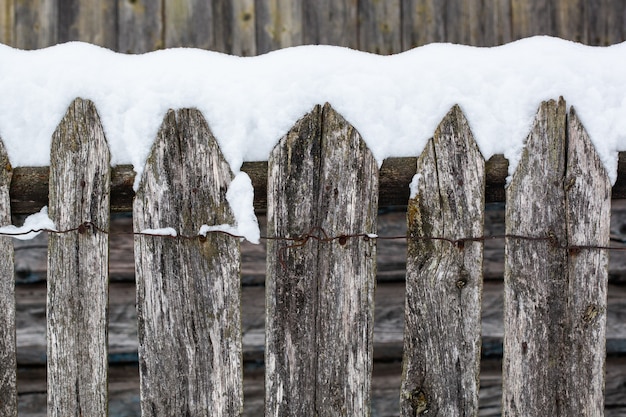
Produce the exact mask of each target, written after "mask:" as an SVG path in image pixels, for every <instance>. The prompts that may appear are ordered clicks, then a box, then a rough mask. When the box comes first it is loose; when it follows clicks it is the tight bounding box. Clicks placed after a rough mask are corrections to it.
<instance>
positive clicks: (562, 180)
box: [503, 99, 611, 417]
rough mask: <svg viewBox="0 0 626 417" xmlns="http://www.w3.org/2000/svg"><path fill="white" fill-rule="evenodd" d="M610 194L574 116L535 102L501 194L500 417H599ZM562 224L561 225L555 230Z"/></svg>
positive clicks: (562, 106) (558, 106)
mask: <svg viewBox="0 0 626 417" xmlns="http://www.w3.org/2000/svg"><path fill="white" fill-rule="evenodd" d="M610 199H611V187H610V184H609V181H608V178H607V176H606V173H605V171H604V168H603V167H602V164H601V163H600V161H599V159H598V156H597V154H596V152H595V150H594V149H593V146H592V145H591V143H590V141H589V137H588V136H587V134H586V133H585V131H584V129H583V128H582V125H581V124H580V122H579V120H578V118H577V116H576V115H575V112H574V111H572V112H571V113H570V116H569V118H568V117H567V114H566V106H565V102H564V101H563V100H562V99H561V100H559V101H558V102H556V101H548V102H544V103H543V104H542V105H541V107H540V108H539V111H538V113H537V116H536V119H535V123H534V127H533V129H532V131H531V133H530V135H529V137H528V140H527V143H526V147H525V149H524V153H523V155H522V160H521V162H520V165H519V167H518V169H517V171H516V172H515V175H514V176H513V179H512V181H511V184H510V186H509V187H508V190H507V206H506V232H507V233H508V234H513V235H522V236H537V237H550V238H551V239H552V240H550V241H546V240H543V241H529V240H521V239H515V238H509V239H507V241H506V264H505V289H504V301H505V303H504V360H503V380H504V387H503V415H506V416H518V415H519V416H546V415H551V416H552V415H553V416H564V417H565V416H572V415H584V416H599V415H602V414H603V411H604V385H605V384H604V372H603V371H604V356H605V353H604V352H605V327H606V306H607V304H606V303H607V292H606V291H607V278H608V254H607V251H606V250H598V249H584V248H583V249H579V250H573V249H570V250H566V249H563V248H562V246H567V245H602V246H607V245H608V243H609V240H608V239H609V231H610V228H609V226H610V205H611V201H610ZM564 220H565V221H564Z"/></svg>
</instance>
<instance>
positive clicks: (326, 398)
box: [265, 104, 378, 416]
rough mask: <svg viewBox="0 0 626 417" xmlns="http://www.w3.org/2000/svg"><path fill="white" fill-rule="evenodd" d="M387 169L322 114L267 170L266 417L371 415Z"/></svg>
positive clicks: (328, 113) (290, 139) (297, 131)
mask: <svg viewBox="0 0 626 417" xmlns="http://www.w3.org/2000/svg"><path fill="white" fill-rule="evenodd" d="M377 203H378V166H377V164H376V161H375V159H374V158H373V156H372V154H371V152H370V151H369V149H368V148H367V146H366V145H365V143H364V142H363V140H362V138H361V137H360V135H359V134H358V132H357V131H356V130H355V129H354V127H352V126H351V125H350V124H349V123H348V122H346V121H345V119H344V118H343V117H342V116H341V115H339V114H338V113H337V112H336V111H335V110H334V109H332V107H331V106H330V105H328V104H326V105H325V106H324V107H321V106H316V107H315V108H314V109H313V110H312V111H311V112H310V113H309V114H307V115H306V116H304V117H303V118H302V119H301V120H299V121H298V123H297V124H296V125H295V126H294V127H293V128H292V129H291V130H290V131H289V132H288V133H287V134H286V135H285V136H284V137H283V138H282V139H281V141H280V142H279V144H278V145H277V146H276V147H275V148H274V150H273V151H272V153H271V155H270V158H269V162H268V234H269V236H276V237H278V236H280V237H291V238H296V237H300V239H301V240H299V241H295V242H294V244H293V245H292V244H289V243H288V242H284V241H275V240H271V239H270V240H268V246H267V248H268V249H267V250H268V263H267V280H266V307H267V312H266V317H267V319H266V320H267V323H266V411H265V412H266V415H267V416H292V415H318V416H336V415H369V402H370V391H371V383H370V380H371V367H372V346H373V333H372V331H373V296H374V283H375V257H376V252H375V244H374V240H373V239H364V238H363V237H352V238H343V239H341V238H338V239H334V240H332V241H326V242H322V241H319V240H318V239H314V238H304V240H302V239H303V236H304V235H307V234H313V235H315V236H318V237H320V238H322V239H323V238H325V237H338V236H341V235H350V234H357V233H359V234H360V233H368V234H373V233H376V215H377V207H378V204H377Z"/></svg>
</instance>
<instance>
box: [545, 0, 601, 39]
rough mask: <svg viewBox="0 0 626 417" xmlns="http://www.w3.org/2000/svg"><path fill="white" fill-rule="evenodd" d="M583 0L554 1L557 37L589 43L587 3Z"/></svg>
mask: <svg viewBox="0 0 626 417" xmlns="http://www.w3.org/2000/svg"><path fill="white" fill-rule="evenodd" d="M590 3H595V2H588V1H585V0H556V1H554V14H555V20H556V22H555V32H556V33H557V34H558V36H559V37H561V38H565V39H569V40H572V41H575V42H582V43H589V25H588V24H587V22H588V21H589V19H588V13H589V11H588V10H587V4H590Z"/></svg>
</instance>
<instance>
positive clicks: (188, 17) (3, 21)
mask: <svg viewBox="0 0 626 417" xmlns="http://www.w3.org/2000/svg"><path fill="white" fill-rule="evenodd" d="M625 17H626V2H624V1H622V0H597V1H586V0H495V1H491V2H485V1H482V0H388V1H384V2H383V1H379V0H332V1H331V0H302V1H290V0H232V1H231V0H212V1H210V2H208V1H205V0H3V1H2V3H1V4H0V43H4V44H7V45H10V46H13V47H17V48H22V49H37V48H42V47H46V46H50V45H54V44H57V43H62V42H67V41H71V40H81V41H85V42H91V43H95V44H97V45H101V46H104V47H107V48H109V49H112V50H116V51H120V52H125V53H143V52H148V51H152V50H156V49H162V48H170V47H178V46H186V47H198V48H204V49H211V50H216V51H220V52H225V53H229V54H234V55H241V56H252V55H257V54H261V53H265V52H268V51H271V50H275V49H279V48H284V47H288V46H296V45H303V44H332V45H339V46H347V47H350V48H354V49H360V50H363V51H368V52H375V53H380V54H392V53H398V52H402V51H404V50H407V49H411V48H413V47H416V46H420V45H424V44H427V43H432V42H453V43H461V44H469V45H476V46H494V45H499V44H503V43H506V42H510V41H513V40H516V39H521V38H524V37H528V36H533V35H552V36H558V37H561V38H565V39H570V40H574V41H578V42H582V43H585V44H589V45H610V44H614V43H619V42H622V41H624V40H625V39H626V37H625V36H626V20H625Z"/></svg>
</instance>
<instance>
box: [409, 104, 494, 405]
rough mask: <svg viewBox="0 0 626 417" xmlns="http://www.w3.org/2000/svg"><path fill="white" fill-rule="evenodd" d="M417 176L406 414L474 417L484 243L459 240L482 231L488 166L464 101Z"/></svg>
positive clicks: (444, 123) (431, 144) (412, 217)
mask: <svg viewBox="0 0 626 417" xmlns="http://www.w3.org/2000/svg"><path fill="white" fill-rule="evenodd" d="M415 182H417V184H415V185H414V187H416V191H417V192H416V195H415V196H414V197H413V198H411V199H410V201H409V207H408V209H407V220H408V233H409V240H408V258H407V284H406V286H407V289H406V291H407V294H406V311H405V323H406V325H405V331H404V365H403V376H402V389H401V396H400V407H401V415H402V416H407V417H408V416H415V415H422V414H425V415H426V414H427V413H428V415H441V416H450V417H452V416H475V415H477V413H478V373H479V366H480V305H481V292H482V259H483V243H482V242H480V241H476V242H472V241H464V242H461V243H457V244H454V243H453V242H452V241H454V240H456V239H461V238H471V237H479V236H482V235H483V219H484V198H485V197H484V189H485V170H484V159H483V157H482V155H481V154H480V151H479V150H478V147H477V145H476V143H475V142H474V139H473V136H472V133H471V132H470V129H469V125H468V123H467V120H466V119H465V116H464V115H463V113H462V111H461V109H460V108H459V107H458V106H455V107H453V108H452V110H451V111H450V112H449V113H448V115H447V116H446V117H445V118H444V120H443V121H442V122H441V124H440V125H439V127H438V128H437V130H436V131H435V135H434V137H433V139H431V140H430V141H429V142H428V144H427V146H426V149H425V150H424V152H423V153H422V155H421V156H420V157H419V158H418V162H417V177H416V179H415ZM429 237H441V238H445V239H449V241H447V240H432V239H428V238H429ZM422 238H425V239H422Z"/></svg>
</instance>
